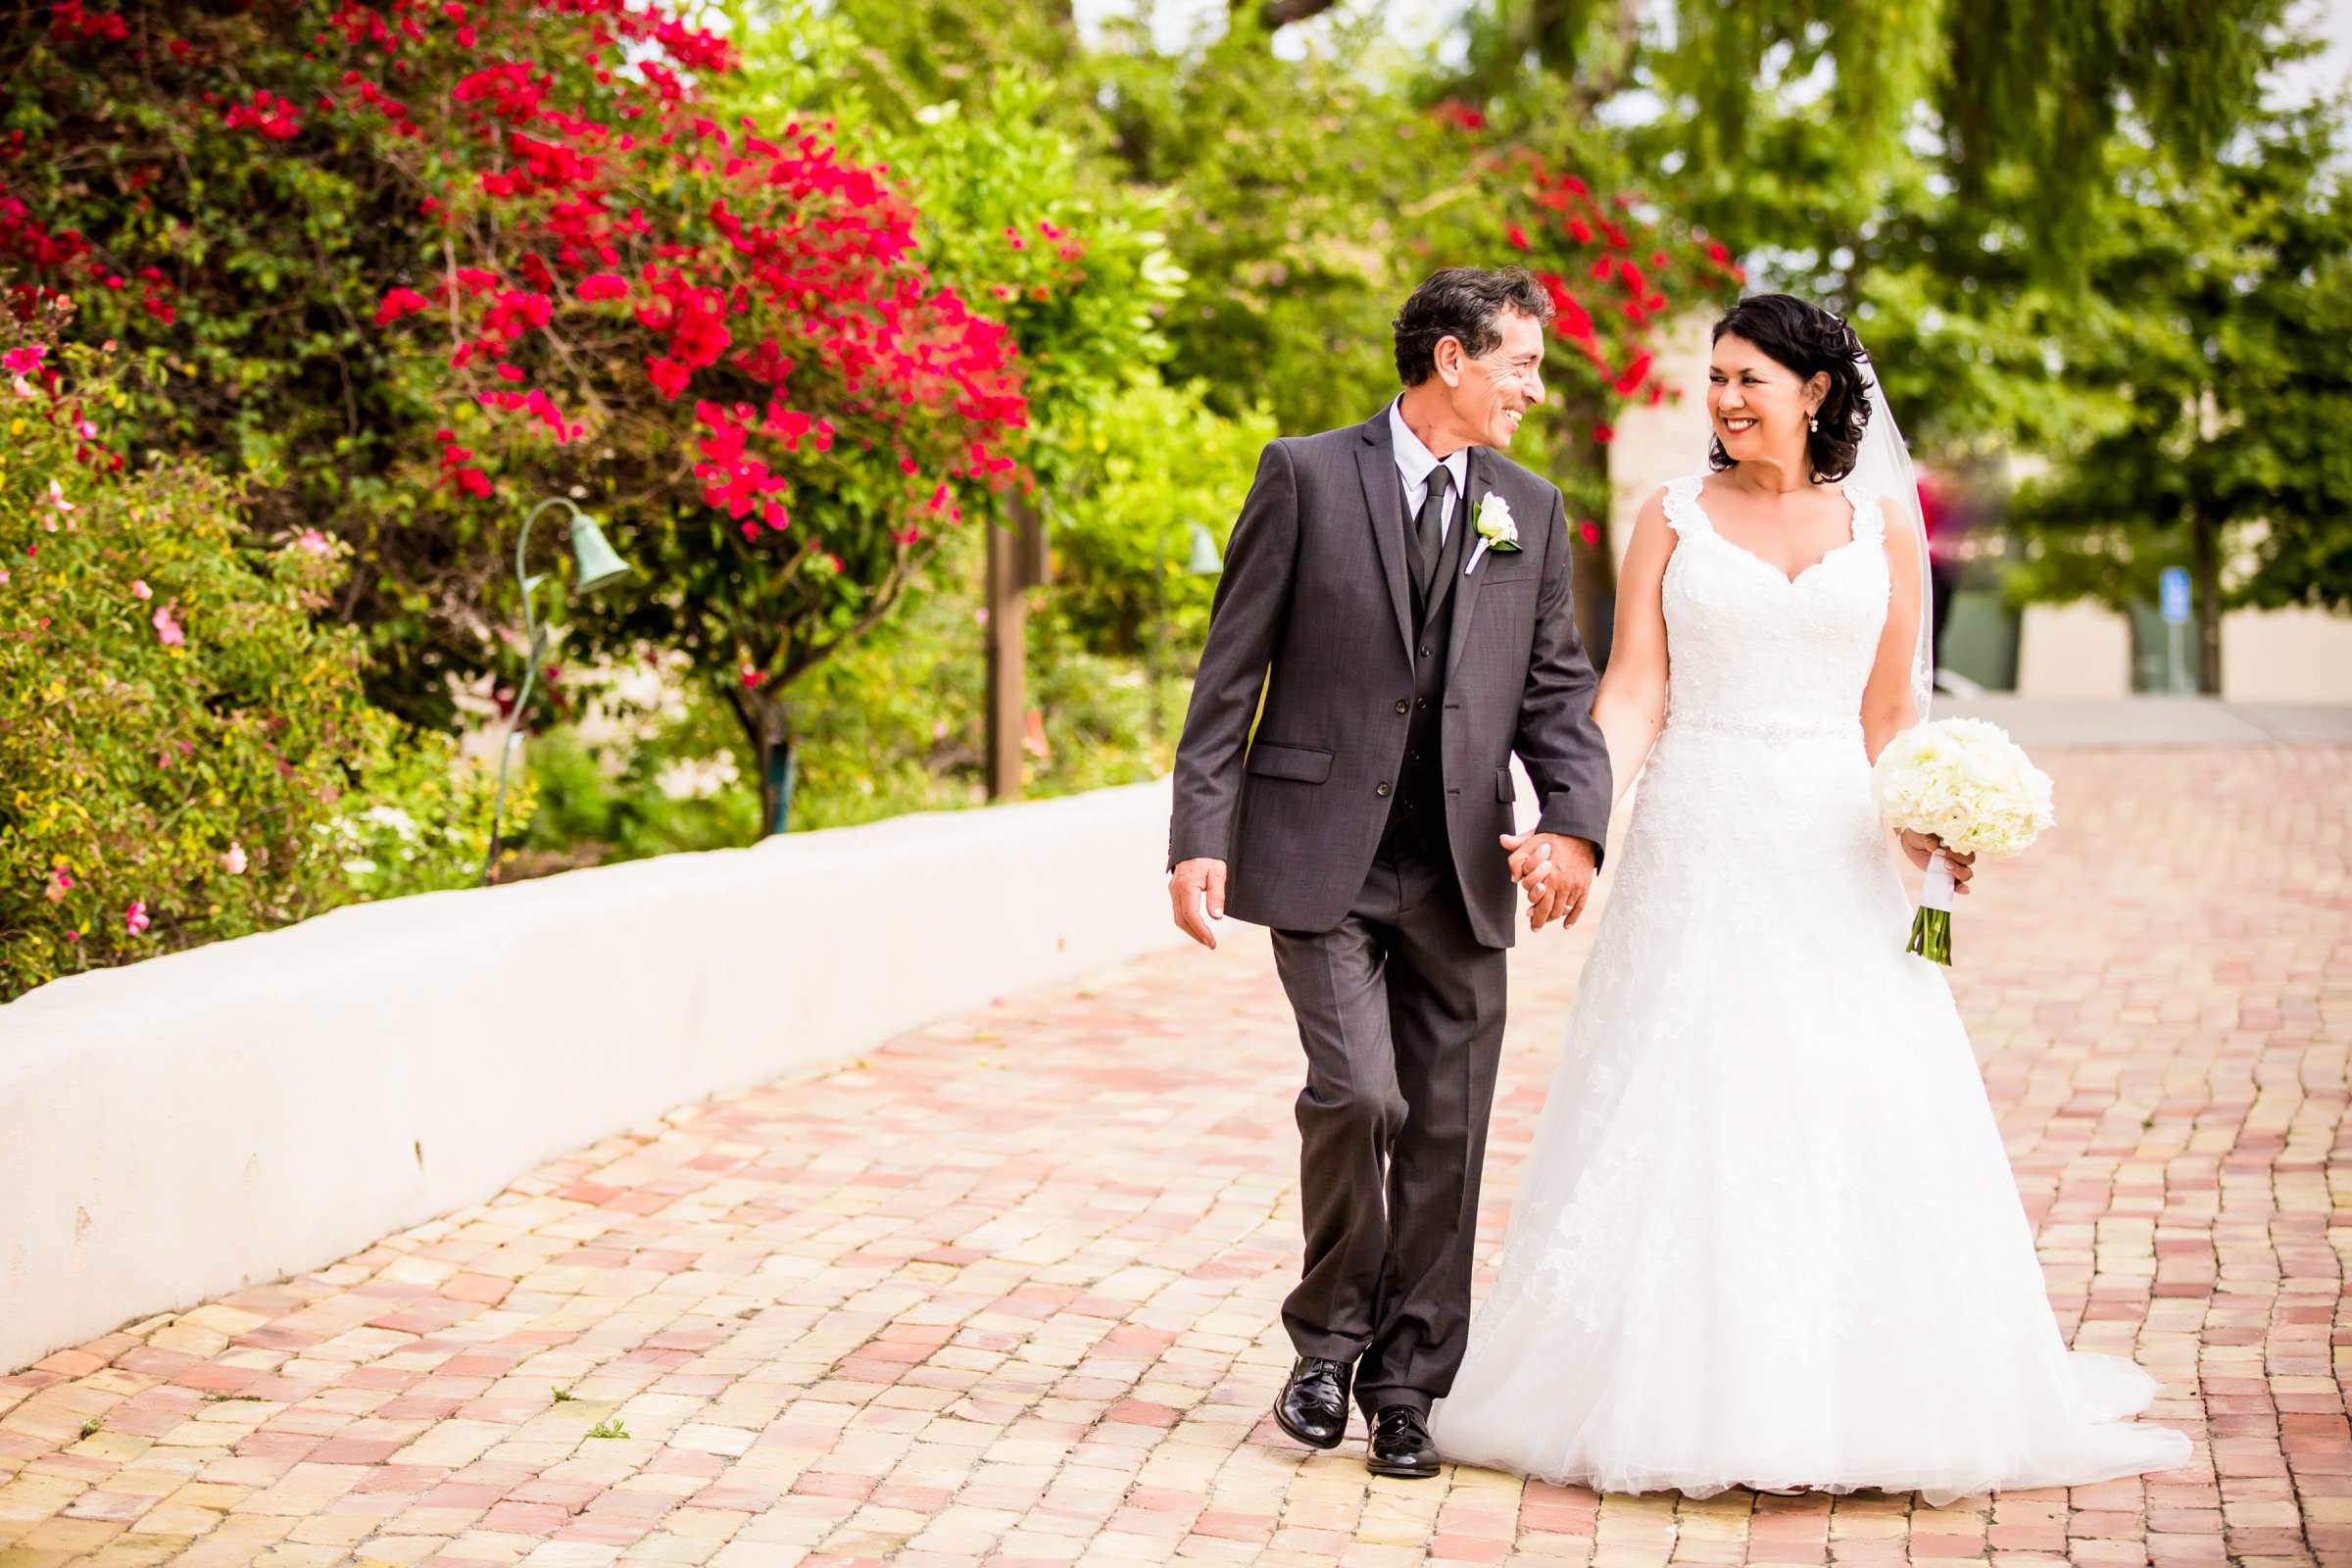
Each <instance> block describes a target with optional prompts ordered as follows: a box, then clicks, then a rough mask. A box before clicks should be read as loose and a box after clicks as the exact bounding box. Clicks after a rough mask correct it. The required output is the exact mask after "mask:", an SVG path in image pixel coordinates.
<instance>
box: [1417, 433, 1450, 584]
mask: <svg viewBox="0 0 2352 1568" xmlns="http://www.w3.org/2000/svg"><path fill="white" fill-rule="evenodd" d="M1452 493H1453V472H1452V470H1451V469H1449V468H1447V467H1446V466H1445V465H1444V464H1442V463H1441V464H1439V465H1438V466H1436V467H1434V468H1432V469H1430V470H1429V494H1427V495H1426V496H1424V497H1422V498H1421V514H1420V515H1419V516H1417V517H1415V518H1414V519H1413V587H1414V588H1415V589H1416V590H1417V591H1418V592H1419V593H1420V595H1421V601H1422V603H1424V604H1427V603H1428V602H1429V588H1430V584H1431V583H1433V582H1435V581H1437V577H1438V553H1439V552H1440V551H1441V550H1443V549H1444V548H1445V544H1446V497H1447V496H1448V495H1450V494H1452Z"/></svg>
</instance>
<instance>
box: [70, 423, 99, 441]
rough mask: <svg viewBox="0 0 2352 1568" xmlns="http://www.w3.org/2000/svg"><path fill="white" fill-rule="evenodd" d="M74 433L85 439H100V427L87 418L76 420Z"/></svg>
mask: <svg viewBox="0 0 2352 1568" xmlns="http://www.w3.org/2000/svg"><path fill="white" fill-rule="evenodd" d="M73 433H74V434H75V435H77V436H79V437H81V438H82V439H83V440H84V441H95V440H97V439H98V427H97V426H96V425H94V424H92V423H91V422H90V421H89V420H87V419H75V420H74V421H73Z"/></svg>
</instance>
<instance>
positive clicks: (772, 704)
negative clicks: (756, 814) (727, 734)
mask: <svg viewBox="0 0 2352 1568" xmlns="http://www.w3.org/2000/svg"><path fill="white" fill-rule="evenodd" d="M727 701H728V703H729V704H730V706H732V707H733V708H734V710H735V718H736V721H737V722H738V723H740V724H742V725H743V734H744V739H746V740H747V741H749V742H750V743H751V747H752V757H753V760H754V761H755V762H756V764H757V765H758V767H759V769H760V834H761V836H762V837H764V836H765V835H767V834H770V833H782V832H784V831H786V830H787V828H788V827H789V826H790V824H791V820H792V794H793V786H794V784H795V782H796V775H797V773H798V771H799V769H798V765H797V760H796V757H795V753H794V749H793V744H792V706H791V705H790V704H789V703H786V702H785V701H784V700H783V699H782V698H780V697H763V696H761V695H760V693H758V692H756V691H750V690H747V689H745V688H743V687H740V686H738V687H735V688H732V689H731V690H729V691H728V693H727Z"/></svg>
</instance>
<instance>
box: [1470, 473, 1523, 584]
mask: <svg viewBox="0 0 2352 1568" xmlns="http://www.w3.org/2000/svg"><path fill="white" fill-rule="evenodd" d="M1470 526H1471V527H1472V528H1473V529H1475V530H1476V531H1477V533H1478V548H1477V549H1476V550H1473V551H1471V552H1470V564H1468V565H1466V566H1464V567H1463V568H1462V575H1463V576H1465V577H1467V576H1469V575H1470V574H1471V573H1472V572H1474V571H1476V570H1477V569H1478V564H1479V563H1480V562H1481V561H1483V560H1485V559H1486V554H1487V552H1488V551H1490V550H1516V549H1518V548H1519V524H1518V523H1516V522H1514V521H1512V520H1511V504H1510V503H1509V502H1508V501H1505V500H1503V499H1502V497H1500V496H1498V495H1496V494H1495V493H1494V492H1493V491H1492V490H1490V491H1488V492H1487V493H1486V494H1485V495H1484V496H1482V497H1480V498H1479V502H1478V516H1477V517H1476V518H1475V519H1474V520H1473V521H1472V522H1471V524H1470Z"/></svg>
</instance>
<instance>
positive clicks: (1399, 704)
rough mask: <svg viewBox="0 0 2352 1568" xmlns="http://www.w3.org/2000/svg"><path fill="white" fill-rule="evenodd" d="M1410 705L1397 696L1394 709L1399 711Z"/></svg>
mask: <svg viewBox="0 0 2352 1568" xmlns="http://www.w3.org/2000/svg"><path fill="white" fill-rule="evenodd" d="M1411 707H1412V704H1410V703H1408V702H1406V701H1405V700H1404V699H1403V698H1401V697H1399V698H1397V711H1398V712H1399V713H1401V712H1405V711H1408V710H1409V709H1410V708H1411Z"/></svg>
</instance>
